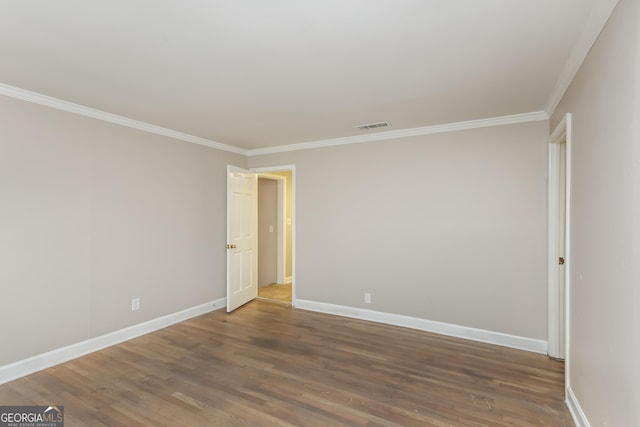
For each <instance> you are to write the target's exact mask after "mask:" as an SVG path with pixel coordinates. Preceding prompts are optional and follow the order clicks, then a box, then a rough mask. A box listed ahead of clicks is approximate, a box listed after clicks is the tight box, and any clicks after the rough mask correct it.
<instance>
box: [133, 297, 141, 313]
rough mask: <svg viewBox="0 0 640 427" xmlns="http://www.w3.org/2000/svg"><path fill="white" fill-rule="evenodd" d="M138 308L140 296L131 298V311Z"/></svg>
mask: <svg viewBox="0 0 640 427" xmlns="http://www.w3.org/2000/svg"><path fill="white" fill-rule="evenodd" d="M136 310H140V298H134V299H132V300H131V311H136Z"/></svg>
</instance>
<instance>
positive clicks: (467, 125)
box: [247, 111, 549, 156]
mask: <svg viewBox="0 0 640 427" xmlns="http://www.w3.org/2000/svg"><path fill="white" fill-rule="evenodd" d="M548 119H549V116H548V115H547V113H545V112H544V111H534V112H531V113H523V114H514V115H511V116H500V117H492V118H489V119H479V120H469V121H465V122H456V123H448V124H443V125H434V126H424V127H417V128H409V129H400V130H392V131H386V132H378V133H373V134H367V135H357V136H348V137H344V138H334V139H324V140H320V141H311V142H300V143H297V144H289V145H279V146H276V147H266V148H256V149H253V150H247V155H248V156H258V155H262V154H273V153H283V152H287V151H297V150H308V149H311V148H322V147H331V146H334V145H346V144H358V143H361V142H373V141H382V140H385V139H397V138H406V137H410V136H419V135H429V134H434V133H444V132H454V131H460V130H468V129H477V128H483V127H491V126H501V125H510V124H516V123H526V122H536V121H541V120H548Z"/></svg>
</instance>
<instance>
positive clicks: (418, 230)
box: [249, 121, 548, 340]
mask: <svg viewBox="0 0 640 427" xmlns="http://www.w3.org/2000/svg"><path fill="white" fill-rule="evenodd" d="M547 136H548V123H547V122H545V121H542V122H535V123H527V124H518V125H509V126H499V127H492V128H484V129H476V130H469V131H460V132H451V133H446V134H435V135H428V136H420V137H412V138H404V139H399V140H393V141H381V142H371V143H366V144H352V145H343V146H337V147H328V148H321V149H313V150H304V151H297V152H288V153H279V154H271V155H262V156H255V157H250V158H249V164H250V166H251V167H268V166H278V165H284V164H295V165H296V218H295V221H296V236H297V237H296V240H297V241H296V281H297V282H296V294H297V297H298V298H300V299H305V300H313V301H318V302H326V303H333V304H340V305H346V306H352V307H361V308H370V309H372V310H378V311H383V312H389V313H397V314H403V315H408V316H415V317H419V318H424V319H430V320H436V321H442V322H447V323H453V324H459V325H463V326H469V327H475V328H480V329H486V330H491V331H497V332H503V333H508V334H513V335H518V336H523V337H529V338H534V339H542V340H546V325H547V323H546V322H547V320H546V304H547V291H546V286H547V285H546V251H547V239H546V233H547V231H546V216H547V211H546V139H547ZM365 292H371V293H372V300H373V301H372V302H373V303H372V304H371V305H365V304H364V302H363V295H364V293H365Z"/></svg>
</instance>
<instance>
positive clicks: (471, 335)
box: [295, 299, 547, 354]
mask: <svg viewBox="0 0 640 427" xmlns="http://www.w3.org/2000/svg"><path fill="white" fill-rule="evenodd" d="M295 308H301V309H304V310H311V311H318V312H321V313H328V314H335V315H338V316H345V317H351V318H354V319H363V320H370V321H373V322H380V323H386V324H389V325H396V326H403V327H405V328H412V329H419V330H421V331H427V332H434V333H437V334H442V335H448V336H452V337H458V338H464V339H468V340H473V341H480V342H484V343H489V344H496V345H501V346H504V347H511V348H517V349H520V350H527V351H532V352H535V353H542V354H547V341H543V340H537V339H533V338H525V337H519V336H516V335H509V334H503V333H501V332H493V331H486V330H483V329H475V328H469V327H467V326H460V325H454V324H451V323H443V322H436V321H433V320H426V319H420V318H417V317H410V316H403V315H401V314H392V313H384V312H381V311H373V310H367V309H363V308H355V307H348V306H344V305H335V304H327V303H323V302H316V301H309V300H302V299H296V304H295Z"/></svg>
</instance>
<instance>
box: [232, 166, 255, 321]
mask: <svg viewBox="0 0 640 427" xmlns="http://www.w3.org/2000/svg"><path fill="white" fill-rule="evenodd" d="M257 209H258V207H257V176H256V174H255V173H253V172H250V171H248V170H244V169H240V168H237V167H235V166H227V312H230V311H233V310H235V309H236V308H238V307H240V306H241V305H243V304H245V303H247V302H249V301H251V300H252V299H254V298H255V297H256V296H257V295H258V286H257V282H258V269H257V253H258V252H257V234H256V229H257V220H258V218H257V212H258V210H257Z"/></svg>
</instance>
